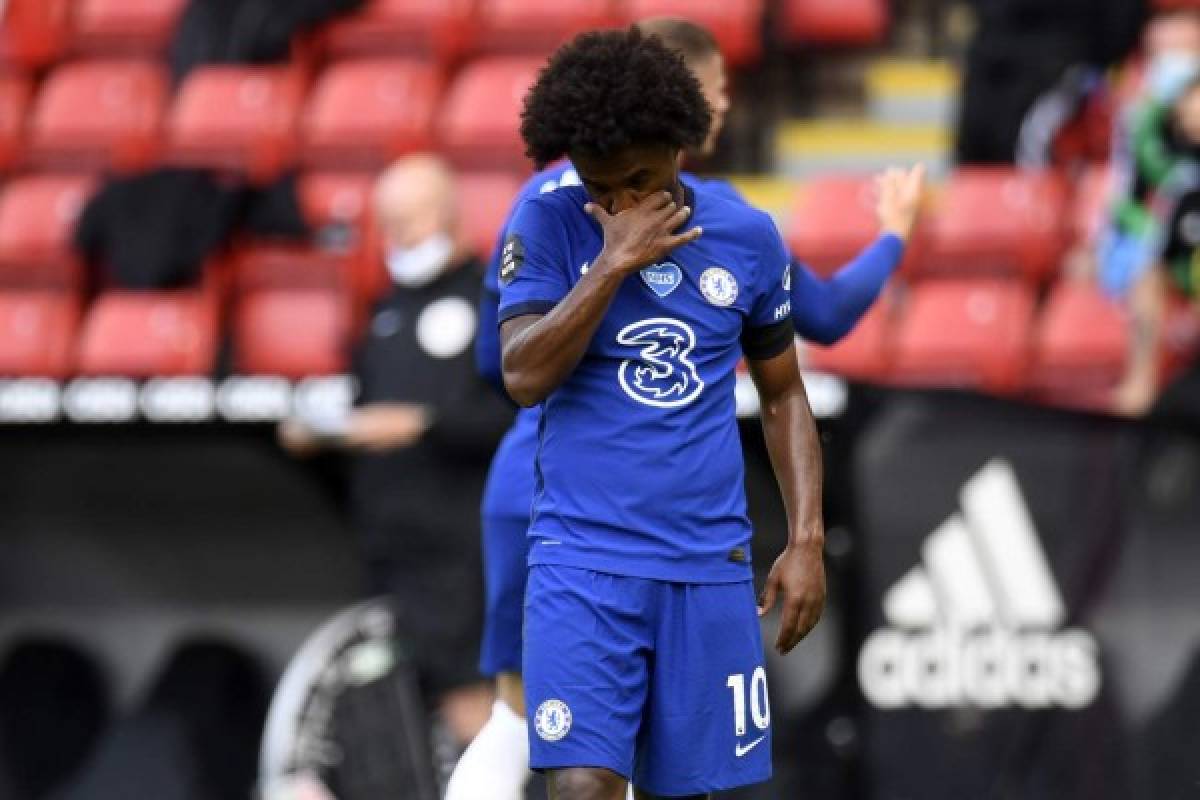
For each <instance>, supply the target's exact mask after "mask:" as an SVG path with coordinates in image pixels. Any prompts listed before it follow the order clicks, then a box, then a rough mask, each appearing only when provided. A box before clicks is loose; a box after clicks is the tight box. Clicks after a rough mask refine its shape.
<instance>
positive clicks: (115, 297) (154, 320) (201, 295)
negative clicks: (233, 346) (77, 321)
mask: <svg viewBox="0 0 1200 800" xmlns="http://www.w3.org/2000/svg"><path fill="white" fill-rule="evenodd" d="M217 340H218V334H217V304H216V299H215V297H214V295H213V294H212V293H211V292H209V291H206V290H203V289H186V290H176V291H122V290H114V291H109V292H105V293H104V294H102V295H100V296H99V297H98V298H97V299H96V301H95V302H94V303H93V304H92V307H91V309H90V310H89V311H88V313H87V316H86V317H85V318H84V322H83V329H82V331H81V333H80V337H79V357H78V362H77V364H76V371H77V372H78V373H79V374H81V375H120V376H123V377H130V378H149V377H153V376H178V375H207V374H208V373H209V372H211V370H212V368H213V364H214V361H215V359H216V354H217Z"/></svg>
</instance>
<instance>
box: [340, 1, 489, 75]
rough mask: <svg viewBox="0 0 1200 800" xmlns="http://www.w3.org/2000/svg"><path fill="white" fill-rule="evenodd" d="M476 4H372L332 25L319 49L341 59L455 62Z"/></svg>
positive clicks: (468, 35) (467, 39) (467, 41)
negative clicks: (412, 58)
mask: <svg viewBox="0 0 1200 800" xmlns="http://www.w3.org/2000/svg"><path fill="white" fill-rule="evenodd" d="M474 10H475V2H474V0H440V1H439V2H435V3H431V2H429V0H367V3H366V4H365V5H364V7H363V8H362V9H361V10H360V11H358V12H357V13H355V14H351V15H349V16H346V17H344V18H342V19H339V20H338V21H336V22H333V23H332V24H330V25H329V26H328V27H327V28H326V29H325V32H324V33H323V35H321V37H320V42H319V49H321V50H323V51H325V52H326V53H328V54H330V55H332V56H334V57H337V58H344V57H346V56H361V55H391V56H395V55H408V56H421V57H425V58H433V59H435V60H437V61H438V62H441V63H446V62H450V61H453V60H455V59H456V58H457V57H458V56H459V55H460V54H461V53H462V52H463V51H464V50H465V49H466V48H467V46H468V45H469V44H470V39H471V33H472V30H473V29H474V18H473V12H474Z"/></svg>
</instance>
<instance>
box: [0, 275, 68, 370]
mask: <svg viewBox="0 0 1200 800" xmlns="http://www.w3.org/2000/svg"><path fill="white" fill-rule="evenodd" d="M78 325H79V303H78V301H77V300H76V299H75V297H74V296H72V295H71V294H69V293H67V292H56V291H46V290H32V291H3V292H0V375H8V376H21V377H41V378H55V379H58V380H61V379H63V378H66V377H67V376H68V375H69V374H70V372H71V357H72V351H73V348H74V345H75V331H76V328H77V327H78Z"/></svg>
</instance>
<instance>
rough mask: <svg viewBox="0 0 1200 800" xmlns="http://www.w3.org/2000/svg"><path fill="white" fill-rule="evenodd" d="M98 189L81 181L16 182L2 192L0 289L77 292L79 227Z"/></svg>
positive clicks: (37, 178) (33, 178)
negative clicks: (73, 248) (73, 247)
mask: <svg viewBox="0 0 1200 800" xmlns="http://www.w3.org/2000/svg"><path fill="white" fill-rule="evenodd" d="M94 188H95V183H94V181H93V180H92V179H90V178H87V177H81V176H77V175H33V176H29V177H23V178H18V179H16V180H14V181H12V182H11V183H9V184H8V185H7V186H5V187H4V189H3V191H2V192H0V285H3V286H58V287H75V286H77V285H78V283H79V278H80V273H81V269H80V264H79V260H78V258H77V257H76V256H75V254H74V253H73V252H72V251H71V235H72V232H73V231H74V227H75V221H76V220H77V219H78V218H79V213H80V212H81V211H82V210H83V206H84V204H85V203H86V202H87V198H88V197H89V196H90V194H91V192H92V190H93V189H94Z"/></svg>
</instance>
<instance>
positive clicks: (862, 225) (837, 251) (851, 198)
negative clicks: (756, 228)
mask: <svg viewBox="0 0 1200 800" xmlns="http://www.w3.org/2000/svg"><path fill="white" fill-rule="evenodd" d="M784 227H785V230H786V231H787V240H788V247H789V248H790V249H791V251H792V252H793V253H794V254H795V255H796V257H797V258H799V259H800V260H801V261H802V262H804V263H805V264H807V265H808V266H809V267H811V268H812V269H813V270H814V271H815V272H817V273H818V274H820V275H823V276H826V277H828V276H829V275H831V274H833V273H834V272H835V271H836V270H837V269H838V268H839V267H841V266H842V265H843V264H845V263H846V262H847V261H849V260H850V259H851V258H853V257H854V256H855V255H856V254H857V253H858V252H859V251H860V250H861V249H862V248H864V247H866V246H867V245H868V244H870V243H871V241H872V240H873V239H874V238H875V237H876V235H878V232H879V224H878V222H876V220H875V206H874V189H873V184H872V179H871V178H870V177H857V176H834V177H825V178H817V179H815V180H813V181H811V182H809V183H808V184H806V185H805V186H804V187H803V188H802V189H801V190H800V191H799V192H797V193H796V201H795V204H794V205H793V207H792V209H791V211H790V212H789V214H788V219H787V223H786V225H785V226H784Z"/></svg>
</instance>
